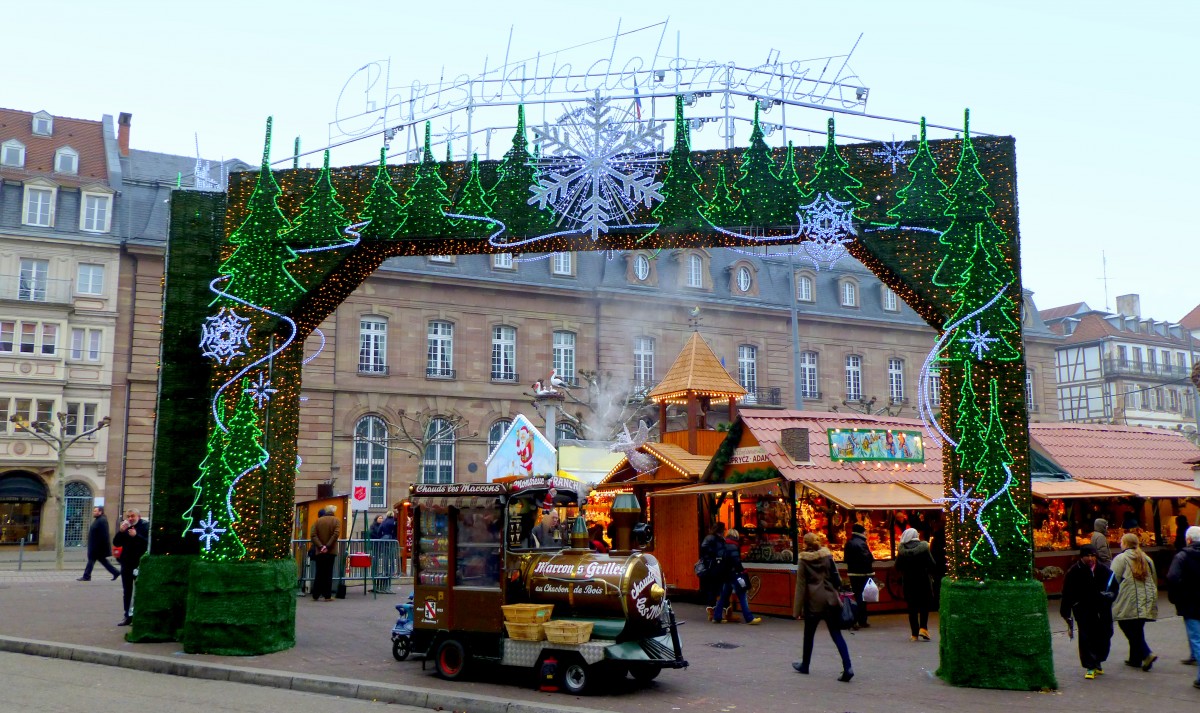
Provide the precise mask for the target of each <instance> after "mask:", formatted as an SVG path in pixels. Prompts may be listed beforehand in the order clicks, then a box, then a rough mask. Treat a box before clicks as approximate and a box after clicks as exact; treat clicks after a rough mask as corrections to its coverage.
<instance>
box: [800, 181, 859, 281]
mask: <svg viewBox="0 0 1200 713" xmlns="http://www.w3.org/2000/svg"><path fill="white" fill-rule="evenodd" d="M848 205H850V201H839V200H838V199H836V198H834V197H833V195H832V194H829V193H824V194H817V197H816V198H815V199H814V200H813V202H812V203H809V204H808V205H803V206H800V212H799V213H797V214H796V217H797V218H799V220H800V232H801V233H802V234H803V235H806V236H808V240H807V241H806V242H804V243H803V244H802V246H801V249H802V250H803V253H804V257H805V258H807V259H808V260H809V262H811V263H812V264H813V267H814V268H816V269H817V270H820V269H821V266H822V265H824V266H825V267H826V269H828V268H831V267H833V265H834V263H836V262H837V261H838V260H841V259H842V258H843V257H845V256H846V252H847V251H846V245H847V244H848V243H850V242H852V241H853V240H854V238H853V237H852V236H854V235H855V234H856V231H855V230H854V209H849V210H847V209H846V206H848Z"/></svg>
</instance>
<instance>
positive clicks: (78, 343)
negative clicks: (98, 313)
mask: <svg viewBox="0 0 1200 713" xmlns="http://www.w3.org/2000/svg"><path fill="white" fill-rule="evenodd" d="M102 336H103V332H102V331H101V330H99V329H83V328H82V327H75V328H73V329H72V330H71V358H72V359H74V360H76V361H82V360H84V359H85V358H86V359H87V360H88V361H100V343H101V337H102Z"/></svg>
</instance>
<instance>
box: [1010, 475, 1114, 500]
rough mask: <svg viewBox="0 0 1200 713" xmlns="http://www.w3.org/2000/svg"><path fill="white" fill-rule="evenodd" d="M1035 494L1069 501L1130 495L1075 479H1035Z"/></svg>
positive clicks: (1091, 482) (1092, 482) (1088, 481)
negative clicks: (1072, 499)
mask: <svg viewBox="0 0 1200 713" xmlns="http://www.w3.org/2000/svg"><path fill="white" fill-rule="evenodd" d="M1033 494H1034V495H1036V496H1038V497H1039V498H1056V499H1058V500H1069V499H1071V498H1115V497H1122V496H1125V495H1129V492H1128V491H1126V490H1123V489H1121V488H1111V487H1107V486H1105V485H1101V484H1100V483H1098V482H1095V481H1090V480H1074V479H1073V478H1064V479H1057V478H1056V479H1046V480H1041V479H1038V478H1034V480H1033Z"/></svg>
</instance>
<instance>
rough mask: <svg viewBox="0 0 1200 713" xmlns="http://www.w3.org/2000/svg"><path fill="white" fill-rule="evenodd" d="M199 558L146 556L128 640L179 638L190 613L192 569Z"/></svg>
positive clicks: (169, 639) (136, 586)
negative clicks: (188, 604)
mask: <svg viewBox="0 0 1200 713" xmlns="http://www.w3.org/2000/svg"><path fill="white" fill-rule="evenodd" d="M198 559H199V558H198V557H196V556H195V555H145V556H144V557H142V560H141V562H140V563H139V564H138V578H137V581H136V582H135V583H134V589H133V592H134V596H133V626H132V627H130V630H129V633H128V634H126V635H125V640H126V641H130V642H133V643H145V642H153V641H176V640H177V639H179V635H180V634H181V633H182V631H183V619H184V615H185V614H186V613H187V593H188V572H189V571H190V570H191V567H192V563H193V562H196V561H197V560H198Z"/></svg>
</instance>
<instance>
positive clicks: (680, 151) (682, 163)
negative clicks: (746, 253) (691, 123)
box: [650, 95, 708, 231]
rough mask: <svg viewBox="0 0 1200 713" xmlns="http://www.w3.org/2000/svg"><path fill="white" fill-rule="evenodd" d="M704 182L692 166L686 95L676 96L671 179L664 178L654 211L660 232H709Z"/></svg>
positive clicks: (670, 163) (668, 166)
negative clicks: (685, 103) (704, 230)
mask: <svg viewBox="0 0 1200 713" xmlns="http://www.w3.org/2000/svg"><path fill="white" fill-rule="evenodd" d="M703 183H704V179H703V178H701V177H700V174H699V173H698V172H697V171H696V167H695V166H694V165H693V164H692V136H691V130H690V129H689V128H688V122H687V119H685V118H684V117H683V96H681V95H676V97H675V145H674V146H673V147H672V148H671V158H670V160H669V161H668V163H667V177H666V178H665V179H663V185H662V189H661V190H660V192H661V193H662V195H663V200H662V202H661V203H659V204H658V205H656V206H655V207H654V210H652V211H651V212H650V214H651V215H652V216H654V220H655V222H657V223H659V226H660V227H659V229H660V230H661V229H667V230H680V231H685V230H700V229H707V228H708V223H707V222H706V221H705V220H704V213H705V211H706V210H708V203H707V201H705V200H704V196H703V195H701V194H700V186H701V185H702V184H703Z"/></svg>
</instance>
